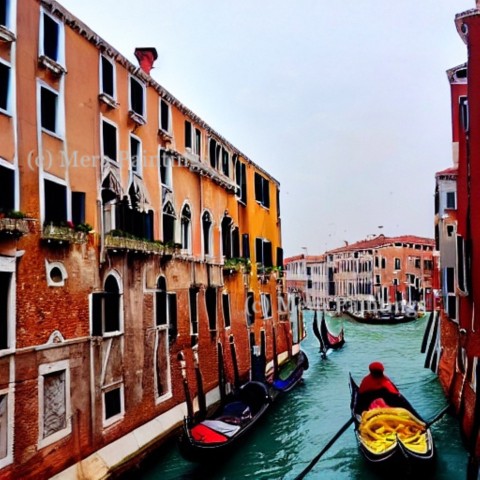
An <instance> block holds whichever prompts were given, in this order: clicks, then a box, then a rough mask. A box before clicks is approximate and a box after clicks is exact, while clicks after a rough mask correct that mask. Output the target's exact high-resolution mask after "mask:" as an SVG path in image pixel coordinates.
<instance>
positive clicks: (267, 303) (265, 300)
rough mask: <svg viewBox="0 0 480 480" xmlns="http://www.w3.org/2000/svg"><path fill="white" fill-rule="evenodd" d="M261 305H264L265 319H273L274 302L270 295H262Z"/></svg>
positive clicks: (263, 315) (263, 313) (263, 314)
mask: <svg viewBox="0 0 480 480" xmlns="http://www.w3.org/2000/svg"><path fill="white" fill-rule="evenodd" d="M260 303H261V304H262V317H263V319H264V320H265V319H267V318H272V300H271V297H270V294H269V293H261V294H260Z"/></svg>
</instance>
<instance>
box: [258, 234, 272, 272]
mask: <svg viewBox="0 0 480 480" xmlns="http://www.w3.org/2000/svg"><path fill="white" fill-rule="evenodd" d="M255 260H256V262H257V263H258V264H261V265H262V266H264V267H272V266H273V263H272V243H271V242H270V241H269V240H265V239H263V238H256V239H255Z"/></svg>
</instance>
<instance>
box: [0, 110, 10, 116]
mask: <svg viewBox="0 0 480 480" xmlns="http://www.w3.org/2000/svg"><path fill="white" fill-rule="evenodd" d="M0 114H1V115H5V116H6V117H10V118H11V117H12V114H11V113H10V112H9V111H8V110H4V109H3V108H0Z"/></svg>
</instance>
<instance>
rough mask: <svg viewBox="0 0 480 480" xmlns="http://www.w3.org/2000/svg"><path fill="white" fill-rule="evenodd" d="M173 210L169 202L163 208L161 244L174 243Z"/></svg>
mask: <svg viewBox="0 0 480 480" xmlns="http://www.w3.org/2000/svg"><path fill="white" fill-rule="evenodd" d="M175 218H176V217H175V210H174V209H173V206H172V204H171V203H170V202H168V203H166V204H165V206H164V207H163V219H162V220H163V221H162V226H163V242H164V243H168V242H175Z"/></svg>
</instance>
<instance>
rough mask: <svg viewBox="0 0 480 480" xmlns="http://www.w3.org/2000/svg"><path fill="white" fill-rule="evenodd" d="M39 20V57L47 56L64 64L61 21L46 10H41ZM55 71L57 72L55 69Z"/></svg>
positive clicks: (57, 62)
mask: <svg viewBox="0 0 480 480" xmlns="http://www.w3.org/2000/svg"><path fill="white" fill-rule="evenodd" d="M40 22H41V23H40V42H39V45H40V57H42V56H45V57H48V58H49V59H50V60H53V61H54V62H55V63H56V64H59V65H62V66H63V65H64V64H65V59H64V29H63V23H61V22H60V21H58V20H57V19H55V18H53V17H51V16H50V15H48V14H47V13H46V12H42V15H41V19H40ZM54 68H56V67H54ZM56 73H59V72H58V71H57V70H56Z"/></svg>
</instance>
